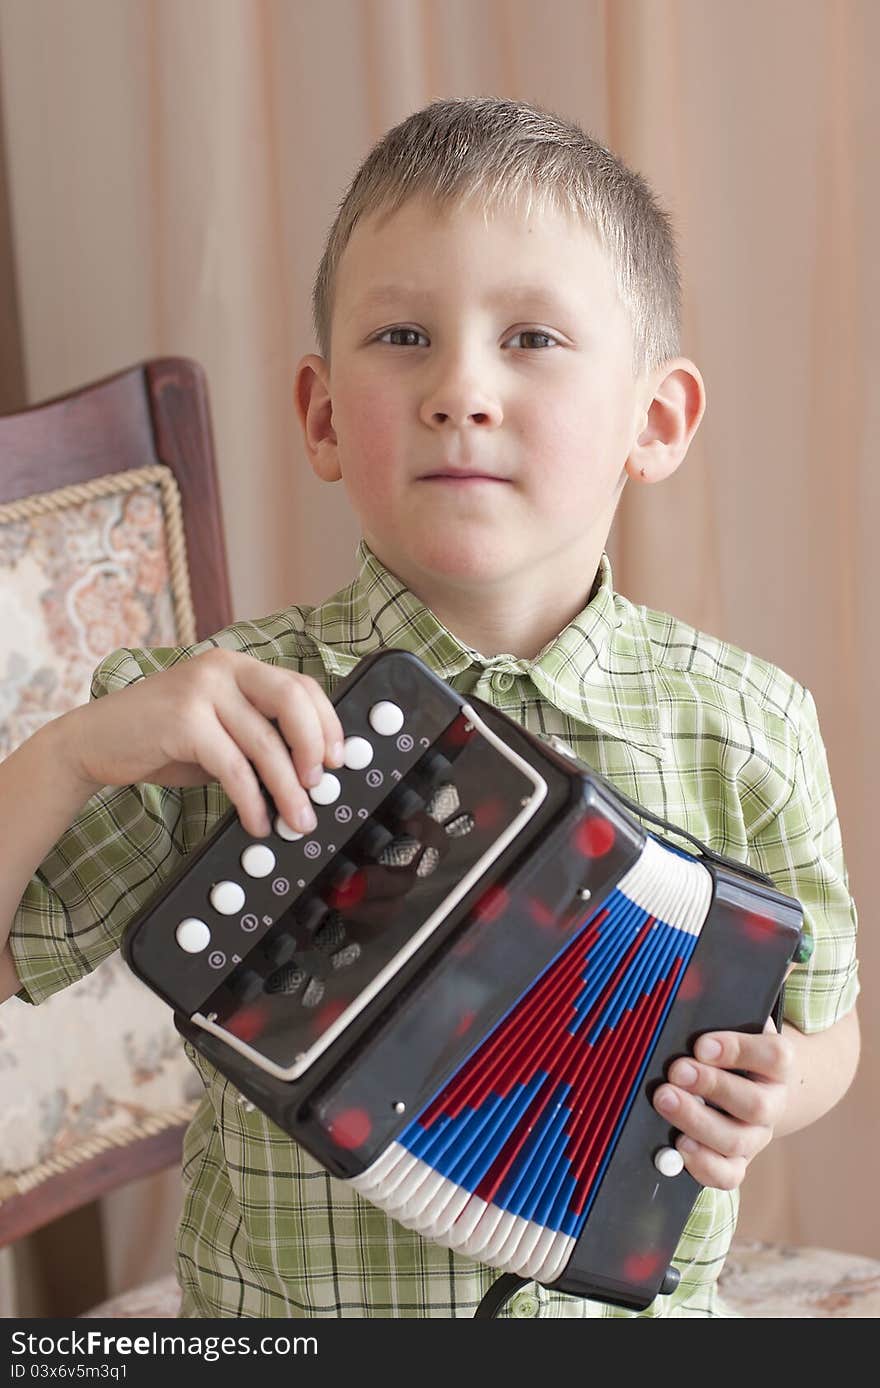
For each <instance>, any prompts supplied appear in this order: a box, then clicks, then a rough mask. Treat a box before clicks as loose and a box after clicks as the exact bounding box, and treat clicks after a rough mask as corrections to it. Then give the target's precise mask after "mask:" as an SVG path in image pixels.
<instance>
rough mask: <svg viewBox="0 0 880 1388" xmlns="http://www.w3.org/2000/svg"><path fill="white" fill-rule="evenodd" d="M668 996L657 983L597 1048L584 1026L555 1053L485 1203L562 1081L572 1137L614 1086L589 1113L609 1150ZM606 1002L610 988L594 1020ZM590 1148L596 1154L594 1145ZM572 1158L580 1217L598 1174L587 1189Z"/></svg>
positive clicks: (480, 1191) (485, 1185)
mask: <svg viewBox="0 0 880 1388" xmlns="http://www.w3.org/2000/svg"><path fill="white" fill-rule="evenodd" d="M649 929H650V927H649V926H645V928H644V929H643V930H641V931H640V932H639V936H638V938H637V942H636V943H637V944H638V943H639V942H643V941H644V940H645V939H646V937H647V934H648V931H649ZM678 967H679V964H678V961H676V964H675V967H674V968H673V971H672V974H671V976H670V977H671V979H672V980H673V981H674V978H675V974H676V973H677V972H678ZM668 995H669V989H668V987H665V986H663V981H662V980H658V982H657V984H656V985H655V988H654V990H653V991H652V992H651V993H647V994H643V996H642V1001H641V1002H640V1003H639V1004H638V1005H637V1006H636V1007H635V1008H634V1009H632V1010H631V1011H627V1012H625V1013H624V1014H623V1016H622V1018H621V1020H620V1022H618V1023H617V1026H615V1027H614V1028H611V1029H607V1030H606V1031H605V1032H604V1033H603V1035H602V1036H601V1037H600V1039H599V1042H598V1044H597V1045H596V1046H590V1045H589V1044H586V1041H585V1038H586V1036H587V1034H588V1033H589V1031H590V1030H591V1026H590V1025H588V1024H582V1025H581V1026H579V1027H578V1030H577V1033H576V1034H574V1035H569V1037H568V1038H567V1043H566V1044H565V1045H564V1046H563V1048H562V1049H561V1050H560V1051H559V1052H557V1053H556V1055H555V1057H554V1063H553V1064H552V1065H551V1066H548V1067H547V1069H548V1076H547V1079H546V1080H545V1081H544V1083H543V1084H542V1085H541V1088H540V1089H539V1091H538V1092H537V1093H536V1094H535V1095H534V1097H533V1099H532V1101H531V1103H530V1104H529V1106H528V1108H527V1109H526V1112H525V1113H524V1114H523V1115H522V1117H521V1118H520V1120H519V1122H518V1123H517V1124H516V1126H515V1127H514V1129H513V1130H512V1131H511V1133H510V1134H509V1135H508V1137H507V1138H506V1139H505V1142H504V1145H503V1147H502V1149H501V1151H500V1152H499V1154H498V1156H497V1157H496V1158H495V1161H494V1162H493V1163H492V1165H491V1166H490V1167H489V1169H488V1170H487V1171H486V1173H485V1175H484V1176H483V1178H482V1180H481V1181H480V1183H479V1185H478V1186H477V1189H476V1194H477V1195H479V1197H480V1198H481V1199H482V1200H486V1201H490V1200H492V1199H494V1197H495V1194H496V1193H497V1191H498V1188H499V1187H500V1185H501V1183H502V1182H503V1181H504V1179H505V1177H506V1176H507V1174H508V1172H509V1171H510V1168H511V1166H512V1164H513V1162H514V1161H515V1160H516V1158H517V1156H518V1155H519V1153H520V1152H521V1151H522V1149H523V1147H524V1146H525V1144H526V1142H527V1141H528V1139H529V1137H530V1135H531V1133H532V1132H533V1130H534V1128H535V1126H536V1124H537V1123H538V1121H539V1120H540V1118H541V1117H542V1115H543V1113H544V1110H545V1109H546V1108H547V1107H548V1105H549V1103H550V1102H551V1100H552V1098H553V1096H554V1095H555V1094H556V1093H558V1087H559V1084H560V1083H562V1084H569V1085H571V1091H570V1093H569V1094H567V1095H566V1097H565V1099H564V1104H565V1107H566V1109H569V1110H571V1116H570V1118H569V1121H568V1123H567V1124H566V1131H567V1132H568V1133H569V1136H571V1125H572V1121H573V1119H574V1118H575V1117H576V1116H577V1115H580V1114H583V1113H584V1110H585V1108H586V1106H587V1101H588V1100H590V1091H591V1090H594V1089H595V1088H596V1084H597V1082H598V1083H599V1085H600V1089H599V1095H600V1098H601V1096H602V1091H603V1090H605V1091H607V1090H608V1086H609V1082H612V1087H611V1089H610V1092H607V1093H605V1095H604V1098H601V1102H599V1104H598V1108H596V1107H594V1106H593V1105H595V1104H596V1097H595V1095H594V1096H593V1098H592V1100H591V1106H590V1109H589V1112H588V1114H587V1115H586V1126H587V1128H588V1129H589V1131H590V1132H592V1131H593V1130H595V1131H596V1134H597V1136H598V1137H599V1138H601V1151H603V1152H604V1150H605V1148H606V1147H607V1144H608V1141H609V1139H610V1136H611V1133H612V1132H613V1131H614V1128H615V1127H616V1125H617V1121H618V1119H619V1117H620V1112H621V1109H622V1108H623V1106H624V1104H625V1102H626V1100H627V1099H628V1097H629V1093H630V1090H631V1088H632V1084H633V1082H634V1079H635V1075H636V1073H637V1072H638V1069H639V1066H640V1065H641V1062H642V1059H643V1058H644V1053H645V1049H646V1047H647V1045H648V1044H649V1043H650V1040H651V1038H652V1036H653V1033H654V1028H655V1027H656V1022H657V1018H658V1017H659V1016H660V1014H661V1013H662V1009H663V1006H664V1004H665V1001H666V998H667V997H668ZM607 998H608V990H606V991H605V993H604V994H603V1000H599V1001H597V1003H596V1005H595V1006H594V1007H593V1008H592V1009H591V1016H592V1015H593V1014H594V1013H600V1012H601V1007H602V1006H603V1005H604V1001H605V1000H607ZM621 1053H623V1057H624V1061H623V1065H621V1064H620V1057H621ZM615 1077H616V1078H615ZM589 1150H592V1143H591V1144H590V1148H589ZM567 1155H568V1157H569V1163H570V1166H571V1167H572V1168H573V1169H572V1171H571V1174H572V1176H573V1177H574V1180H575V1191H574V1193H573V1197H572V1205H571V1207H570V1208H572V1209H573V1210H574V1212H575V1213H577V1214H579V1213H580V1212H581V1210H582V1208H583V1205H584V1203H585V1201H586V1198H587V1196H588V1194H589V1188H590V1185H591V1184H592V1180H593V1178H594V1176H595V1171H593V1172H592V1174H591V1175H590V1177H589V1181H588V1184H587V1185H586V1187H585V1188H584V1187H582V1184H581V1183H582V1181H583V1163H582V1164H581V1166H580V1167H577V1166H576V1165H575V1164H574V1162H573V1161H572V1156H571V1146H569V1152H568V1154H567Z"/></svg>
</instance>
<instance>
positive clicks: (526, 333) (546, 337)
mask: <svg viewBox="0 0 880 1388" xmlns="http://www.w3.org/2000/svg"><path fill="white" fill-rule="evenodd" d="M517 337H539V338H542V339H543V340H542V342H540V343H539V344H538V346H539V347H540V348H541V350H542V351H546V346H547V344H548V343H549V344H550V346H551V347H558V346H559V343H558V341H557V340H556V338H555V337H551V335H550V333H542V332H539V331H538V329H537V328H523V329H522V330H521V331H520V332H518V333H514V335H513V337H512V338H509V339H508V341H510V342H513V341H514V339H515V338H517ZM534 345H535V344H534V343H531V346H532V347H534Z"/></svg>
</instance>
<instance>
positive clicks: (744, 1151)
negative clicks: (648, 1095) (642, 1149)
mask: <svg viewBox="0 0 880 1388" xmlns="http://www.w3.org/2000/svg"><path fill="white" fill-rule="evenodd" d="M654 1107H655V1108H656V1109H657V1111H658V1113H660V1114H662V1116H663V1117H664V1118H666V1119H667V1120H668V1121H669V1122H670V1123H671V1124H673V1125H674V1127H676V1128H678V1129H679V1131H680V1132H681V1133H683V1134H684V1135H685V1136H686V1137H690V1138H693V1140H694V1141H695V1142H699V1143H702V1145H703V1146H705V1147H711V1148H712V1150H713V1151H714V1152H719V1153H720V1154H721V1156H723V1157H744V1158H745V1159H746V1160H747V1161H750V1160H751V1158H752V1157H754V1156H755V1155H756V1154H757V1153H758V1152H760V1151H761V1150H762V1149H763V1148H764V1147H766V1146H767V1143H768V1142H769V1141H770V1138H771V1136H772V1131H771V1130H770V1129H769V1128H764V1127H759V1126H756V1125H755V1124H750V1123H744V1122H742V1121H741V1120H740V1119H738V1118H732V1117H731V1116H730V1115H729V1114H727V1113H722V1112H721V1111H720V1110H719V1109H714V1108H711V1107H710V1106H709V1104H706V1103H703V1101H702V1100H701V1099H700V1098H698V1097H697V1096H696V1095H694V1094H686V1093H684V1092H683V1091H682V1090H680V1089H677V1088H676V1087H675V1086H673V1085H661V1086H660V1088H659V1089H658V1091H657V1093H656V1094H655V1096H654Z"/></svg>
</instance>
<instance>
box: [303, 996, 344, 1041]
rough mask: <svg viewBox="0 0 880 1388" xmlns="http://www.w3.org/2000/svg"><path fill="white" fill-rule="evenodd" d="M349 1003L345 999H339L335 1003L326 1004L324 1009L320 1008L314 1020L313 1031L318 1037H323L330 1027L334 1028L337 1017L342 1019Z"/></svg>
mask: <svg viewBox="0 0 880 1388" xmlns="http://www.w3.org/2000/svg"><path fill="white" fill-rule="evenodd" d="M347 1006H348V1003H347V1002H346V1001H345V999H344V998H337V999H336V1001H335V1002H325V1003H324V1006H323V1007H320V1008H318V1011H317V1012H316V1013H315V1015H314V1018H313V1019H312V1031H313V1032H314V1033H315V1035H316V1036H323V1035H324V1032H325V1031H326V1030H327V1028H328V1027H332V1025H333V1023H334V1022H335V1021H336V1019H337V1017H341V1016H342V1014H343V1012H344V1011H345V1009H346V1007H347Z"/></svg>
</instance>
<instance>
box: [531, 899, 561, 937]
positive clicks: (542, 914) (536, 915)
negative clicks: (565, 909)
mask: <svg viewBox="0 0 880 1388" xmlns="http://www.w3.org/2000/svg"><path fill="white" fill-rule="evenodd" d="M529 915H530V916H531V918H532V920H533V921H534V922H535V924H536V925H540V927H541V929H542V930H550V929H552V927H553V926H554V925H561V924H562V923H563V922H562V917H561V916H557V915H555V913H554V912H553V911H551V910H550V907H549V906H548V905H547V903H546V902H545V901H539V900H538V898H537V897H536V896H530V897H529Z"/></svg>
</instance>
